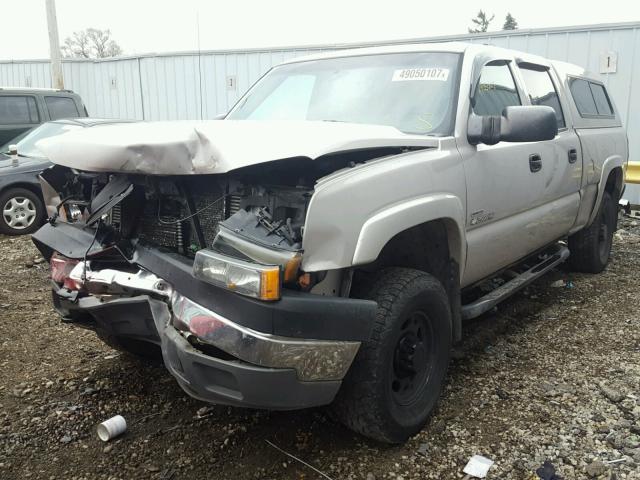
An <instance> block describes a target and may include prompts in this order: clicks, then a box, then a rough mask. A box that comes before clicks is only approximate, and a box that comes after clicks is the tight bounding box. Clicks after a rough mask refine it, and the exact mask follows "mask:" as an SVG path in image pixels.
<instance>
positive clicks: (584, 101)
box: [569, 78, 598, 116]
mask: <svg viewBox="0 0 640 480" xmlns="http://www.w3.org/2000/svg"><path fill="white" fill-rule="evenodd" d="M569 90H571V96H572V97H573V100H574V101H575V102H576V107H577V109H578V112H579V113H580V115H583V116H584V115H598V109H597V108H596V101H595V100H594V99H593V94H592V93H591V88H590V87H589V82H587V81H586V80H582V79H580V78H574V79H572V80H571V83H570V84H569Z"/></svg>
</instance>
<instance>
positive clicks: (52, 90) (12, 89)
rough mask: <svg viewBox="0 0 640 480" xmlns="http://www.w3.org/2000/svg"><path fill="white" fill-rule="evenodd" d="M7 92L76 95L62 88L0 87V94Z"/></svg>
mask: <svg viewBox="0 0 640 480" xmlns="http://www.w3.org/2000/svg"><path fill="white" fill-rule="evenodd" d="M2 92H9V93H16V92H28V93H71V94H73V95H76V93H75V92H74V91H73V90H68V89H62V88H35V87H0V93H2Z"/></svg>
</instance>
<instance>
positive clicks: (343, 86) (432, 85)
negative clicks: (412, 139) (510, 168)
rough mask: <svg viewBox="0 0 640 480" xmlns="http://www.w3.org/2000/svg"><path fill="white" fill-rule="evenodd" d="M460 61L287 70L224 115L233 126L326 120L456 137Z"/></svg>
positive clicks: (410, 56) (400, 58) (425, 56)
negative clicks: (241, 122)
mask: <svg viewBox="0 0 640 480" xmlns="http://www.w3.org/2000/svg"><path fill="white" fill-rule="evenodd" d="M458 60H459V54H455V53H435V52H430V53H407V54H385V55H363V56H357V57H344V58H332V59H327V60H316V61H308V62H300V63H292V64H288V65H282V66H280V67H276V68H274V69H273V70H271V71H270V72H269V73H268V74H267V75H265V76H264V77H263V78H262V79H261V80H260V81H259V82H258V83H257V84H256V85H255V87H254V88H252V89H251V90H250V91H249V93H248V94H247V95H246V96H245V97H244V98H243V99H242V100H241V101H240V102H239V103H238V105H237V106H236V107H235V108H234V109H233V110H232V111H231V113H229V115H227V117H226V118H227V119H230V120H324V121H335V122H351V123H366V124H373V125H388V126H392V127H396V128H397V129H398V130H400V131H402V132H405V133H417V134H431V135H449V134H450V133H451V131H452V130H453V116H454V111H453V110H454V106H455V103H456V102H455V98H454V96H455V93H456V84H457V82H458V64H459V61H458Z"/></svg>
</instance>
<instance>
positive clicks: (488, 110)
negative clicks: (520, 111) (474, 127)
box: [473, 62, 522, 116]
mask: <svg viewBox="0 0 640 480" xmlns="http://www.w3.org/2000/svg"><path fill="white" fill-rule="evenodd" d="M514 105H522V103H521V102H520V96H519V95H518V90H517V88H516V82H515V80H514V79H513V75H511V70H510V69H509V65H507V64H506V63H504V62H500V63H495V64H491V63H489V64H487V65H485V66H484V67H483V68H482V72H481V73H480V80H479V81H478V86H477V87H476V91H475V93H474V95H473V112H474V113H475V114H476V115H482V116H484V115H502V111H503V110H504V108H505V107H510V106H514Z"/></svg>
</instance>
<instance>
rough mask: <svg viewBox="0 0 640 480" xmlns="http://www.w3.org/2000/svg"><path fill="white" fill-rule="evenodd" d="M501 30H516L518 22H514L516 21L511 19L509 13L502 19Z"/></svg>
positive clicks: (511, 16)
mask: <svg viewBox="0 0 640 480" xmlns="http://www.w3.org/2000/svg"><path fill="white" fill-rule="evenodd" d="M502 29H503V30H517V29H518V22H516V19H515V18H513V15H511V14H510V13H507V16H506V17H505V19H504V25H503V26H502Z"/></svg>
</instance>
